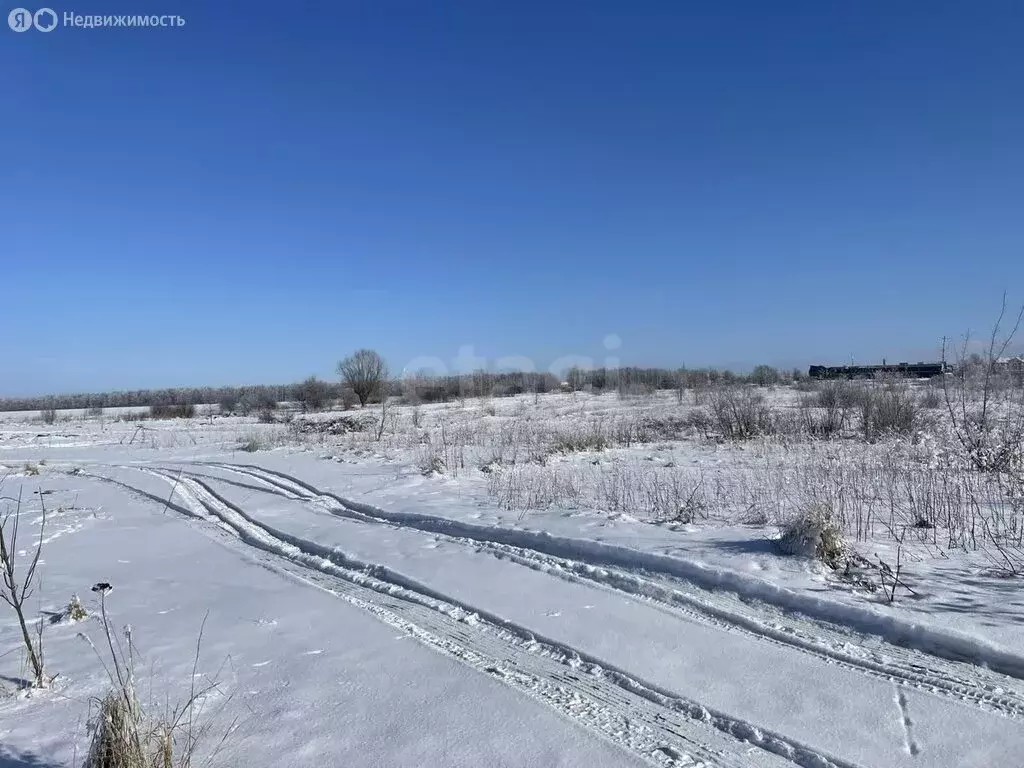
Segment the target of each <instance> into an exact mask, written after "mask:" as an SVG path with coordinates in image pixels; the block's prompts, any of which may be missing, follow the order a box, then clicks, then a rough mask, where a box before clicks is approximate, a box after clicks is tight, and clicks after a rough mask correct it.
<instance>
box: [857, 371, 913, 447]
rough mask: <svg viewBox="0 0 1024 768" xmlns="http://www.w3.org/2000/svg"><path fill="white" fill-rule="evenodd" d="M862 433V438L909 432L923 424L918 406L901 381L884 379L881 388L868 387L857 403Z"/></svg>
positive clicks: (870, 439) (877, 437) (910, 392)
mask: <svg viewBox="0 0 1024 768" xmlns="http://www.w3.org/2000/svg"><path fill="white" fill-rule="evenodd" d="M860 419H861V421H860V424H861V432H862V434H863V437H864V439H865V440H868V441H874V440H877V439H879V438H880V437H883V436H886V435H911V434H913V433H914V431H915V430H917V429H918V428H919V427H920V426H921V423H922V414H921V405H920V403H919V402H918V400H917V398H916V397H914V393H913V392H912V391H911V390H910V388H909V387H908V386H907V385H906V384H905V383H903V382H900V381H889V382H886V383H885V385H884V386H883V388H882V389H867V390H865V391H864V395H863V398H862V400H861V403H860Z"/></svg>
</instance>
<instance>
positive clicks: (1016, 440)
mask: <svg viewBox="0 0 1024 768" xmlns="http://www.w3.org/2000/svg"><path fill="white" fill-rule="evenodd" d="M1006 309H1007V307H1006V294H1003V301H1002V306H1001V308H1000V311H999V316H998V318H996V322H995V324H994V325H993V326H992V332H991V334H990V335H989V339H988V344H987V345H986V347H985V352H984V355H979V356H976V357H971V356H969V355H968V354H967V350H968V345H969V343H970V334H966V335H965V336H964V340H963V344H962V346H961V347H960V349H959V351H958V353H957V354H956V360H955V361H954V370H953V372H952V373H951V374H948V375H946V376H944V377H943V394H944V398H945V401H946V410H947V412H948V413H949V417H950V420H951V422H952V424H953V434H954V435H955V436H956V439H957V441H958V442H959V444H960V446H961V448H962V449H963V451H964V454H965V455H966V457H967V458H968V460H969V461H970V462H971V464H972V465H973V466H974V467H976V468H977V469H979V470H981V471H984V472H1011V473H1014V474H1016V475H1018V476H1019V475H1020V474H1021V473H1024V453H1022V452H1024V449H1022V443H1024V387H1019V388H1018V387H1016V386H1012V384H1013V382H1012V380H1011V381H1004V380H1003V377H1001V376H1000V375H999V371H998V364H999V359H1000V358H1001V357H1003V355H1005V353H1006V351H1007V349H1009V347H1010V344H1011V343H1012V342H1013V339H1014V337H1015V336H1016V334H1017V331H1018V329H1019V328H1020V324H1021V320H1022V318H1024V306H1021V308H1020V311H1019V312H1018V313H1017V317H1016V319H1015V320H1014V323H1013V326H1012V327H1010V328H1009V330H1008V331H1005V332H1004V325H1003V323H1004V319H1005V318H1006ZM949 351H950V349H949V345H948V344H947V342H946V340H945V339H943V343H942V360H943V363H946V362H947V354H948V353H949ZM1007 384H1009V385H1010V386H1006V385H1007Z"/></svg>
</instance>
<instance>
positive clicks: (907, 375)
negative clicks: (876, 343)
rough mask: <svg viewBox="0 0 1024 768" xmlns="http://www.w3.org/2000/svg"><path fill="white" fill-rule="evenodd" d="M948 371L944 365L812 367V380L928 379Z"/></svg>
mask: <svg viewBox="0 0 1024 768" xmlns="http://www.w3.org/2000/svg"><path fill="white" fill-rule="evenodd" d="M947 370H949V367H948V366H947V365H946V364H945V363H895V364H891V363H890V364H886V363H885V362H883V363H882V364H881V365H812V366H811V367H810V370H809V371H808V374H807V375H808V376H810V377H811V378H812V379H873V378H875V377H876V376H898V377H900V378H904V379H930V378H932V377H933V376H941V375H942V374H943V373H945V372H946V371H947Z"/></svg>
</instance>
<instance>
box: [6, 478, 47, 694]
mask: <svg viewBox="0 0 1024 768" xmlns="http://www.w3.org/2000/svg"><path fill="white" fill-rule="evenodd" d="M42 498H43V497H42V494H40V496H39V500H40V502H42ZM0 503H3V504H4V505H5V508H4V511H3V512H2V513H0V568H2V570H3V585H2V589H0V600H3V602H5V603H7V605H9V606H10V607H11V608H12V609H14V613H15V615H16V616H17V617H18V625H19V626H20V627H21V638H22V640H23V641H24V644H25V653H26V654H27V655H28V663H29V666H30V667H31V669H32V685H33V686H35V687H36V688H42V687H44V686H45V685H46V683H47V680H46V673H45V671H44V669H43V637H42V624H40V625H39V631H38V632H37V637H36V639H35V640H33V639H32V633H31V632H29V629H28V622H27V621H26V620H25V601H26V600H28V599H29V598H30V597H31V596H32V593H33V592H34V591H35V578H36V568H37V566H38V565H39V556H40V555H41V554H42V551H43V530H44V529H45V528H46V506H45V505H44V506H43V515H42V520H41V521H40V524H39V541H38V542H37V543H36V551H35V553H34V554H33V556H32V560H31V562H30V563H29V565H28V568H27V569H26V571H25V575H24V576H21V575H20V574H19V573H18V567H17V565H16V564H15V562H14V558H15V556H16V555H17V553H18V531H19V528H20V527H21V491H20V490H19V491H18V497H17V498H13V497H10V496H0ZM12 504H14V510H13V511H12V510H11V505H12Z"/></svg>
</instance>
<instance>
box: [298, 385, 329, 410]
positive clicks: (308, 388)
mask: <svg viewBox="0 0 1024 768" xmlns="http://www.w3.org/2000/svg"><path fill="white" fill-rule="evenodd" d="M330 395H331V390H330V387H329V385H328V384H327V382H325V381H320V380H319V379H318V378H317V377H316V376H310V377H309V378H308V379H306V380H305V381H303V382H302V383H301V384H299V385H298V386H297V387H296V388H295V399H296V400H298V402H299V404H300V405H302V410H303V411H306V412H307V413H308V412H311V411H322V410H323V409H324V408H325V407H327V404H328V402H329V401H330Z"/></svg>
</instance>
